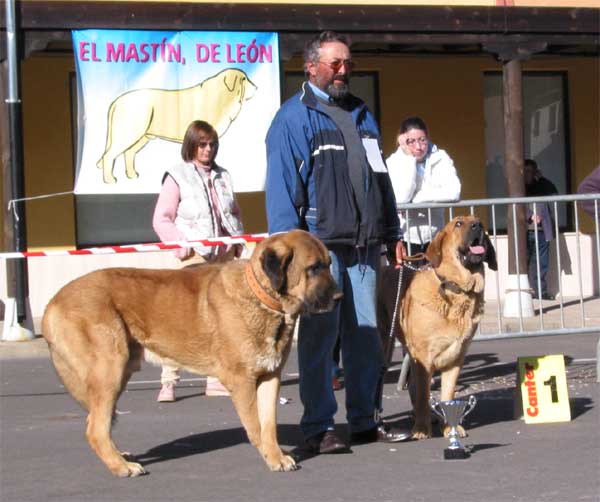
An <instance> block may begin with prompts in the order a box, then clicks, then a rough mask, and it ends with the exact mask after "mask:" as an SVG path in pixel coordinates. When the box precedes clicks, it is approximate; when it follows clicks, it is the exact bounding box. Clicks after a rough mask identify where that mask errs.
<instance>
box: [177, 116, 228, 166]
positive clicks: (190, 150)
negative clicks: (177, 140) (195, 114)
mask: <svg viewBox="0 0 600 502" xmlns="http://www.w3.org/2000/svg"><path fill="white" fill-rule="evenodd" d="M202 140H208V141H214V142H215V143H218V142H219V135H218V134H217V131H215V128H214V127H213V126H211V125H210V124H209V123H208V122H205V121H204V120H194V121H193V122H192V123H191V124H190V125H189V126H188V128H187V130H186V131H185V135H184V136H183V144H182V145H181V158H182V159H183V160H184V161H186V162H191V161H192V160H194V158H195V157H196V150H197V148H198V144H199V143H200V141H202Z"/></svg>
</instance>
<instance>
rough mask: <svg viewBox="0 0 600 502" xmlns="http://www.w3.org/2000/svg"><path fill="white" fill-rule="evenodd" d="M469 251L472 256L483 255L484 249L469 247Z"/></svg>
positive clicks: (481, 247)
mask: <svg viewBox="0 0 600 502" xmlns="http://www.w3.org/2000/svg"><path fill="white" fill-rule="evenodd" d="M469 250H470V251H471V253H473V254H484V253H485V248H484V247H483V246H471V247H470V248H469Z"/></svg>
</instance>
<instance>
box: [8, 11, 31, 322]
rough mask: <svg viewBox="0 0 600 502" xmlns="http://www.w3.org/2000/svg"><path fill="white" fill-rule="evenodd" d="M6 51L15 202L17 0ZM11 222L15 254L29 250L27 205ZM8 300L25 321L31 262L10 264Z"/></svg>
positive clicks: (20, 189)
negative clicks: (13, 304) (29, 264)
mask: <svg viewBox="0 0 600 502" xmlns="http://www.w3.org/2000/svg"><path fill="white" fill-rule="evenodd" d="M5 5H6V9H5V10H6V49H7V60H8V94H7V99H6V107H7V109H8V121H9V124H8V131H9V132H8V139H9V145H10V160H9V162H10V170H9V171H8V172H10V187H11V190H10V192H11V199H19V198H22V197H24V195H25V178H24V165H23V164H24V163H23V135H22V131H23V124H22V109H21V99H20V97H19V75H20V61H19V56H18V47H17V34H18V31H17V21H16V9H15V0H7V1H6V4H5ZM7 217H8V218H11V219H12V247H13V250H14V251H26V250H27V235H26V225H25V203H24V202H17V203H15V204H14V205H13V207H12V210H11V211H10V214H7ZM7 276H8V277H9V278H10V277H13V278H14V280H10V279H9V280H8V284H7V289H8V296H9V297H14V298H15V300H16V305H17V319H18V321H19V322H21V321H23V320H24V319H25V316H26V313H27V309H26V300H27V297H28V296H29V291H28V284H27V261H26V260H24V259H21V260H9V261H8V263H7Z"/></svg>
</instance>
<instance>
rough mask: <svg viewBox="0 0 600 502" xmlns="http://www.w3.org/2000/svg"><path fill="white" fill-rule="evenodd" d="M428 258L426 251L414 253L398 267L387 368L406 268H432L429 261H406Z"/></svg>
mask: <svg viewBox="0 0 600 502" xmlns="http://www.w3.org/2000/svg"><path fill="white" fill-rule="evenodd" d="M426 259H427V257H426V256H425V254H424V253H417V254H414V255H411V256H407V257H405V258H404V260H403V261H402V263H401V264H400V268H399V269H398V289H397V291H396V301H395V303H394V313H393V315H392V323H391V325H390V331H389V333H388V336H387V343H386V351H385V354H384V356H385V366H386V369H387V368H388V367H389V364H390V359H391V358H392V352H393V346H394V344H393V343H392V342H393V340H394V326H395V324H396V318H397V317H398V308H399V306H400V294H401V292H402V276H403V275H404V269H405V268H407V269H409V270H412V271H413V272H419V271H421V270H427V269H428V268H431V264H430V263H427V264H426V265H424V266H422V267H415V266H413V265H411V264H410V263H406V262H411V261H422V260H426ZM390 347H392V349H390Z"/></svg>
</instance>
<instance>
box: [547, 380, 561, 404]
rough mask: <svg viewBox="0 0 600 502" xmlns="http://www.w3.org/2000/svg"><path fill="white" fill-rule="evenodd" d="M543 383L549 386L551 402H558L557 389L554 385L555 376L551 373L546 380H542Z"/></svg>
mask: <svg viewBox="0 0 600 502" xmlns="http://www.w3.org/2000/svg"><path fill="white" fill-rule="evenodd" d="M544 385H549V386H550V394H551V396H552V402H553V403H558V389H557V387H556V376H555V375H552V376H551V377H550V378H548V380H546V381H545V382H544Z"/></svg>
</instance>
